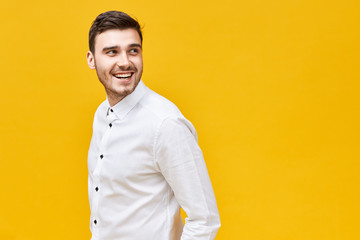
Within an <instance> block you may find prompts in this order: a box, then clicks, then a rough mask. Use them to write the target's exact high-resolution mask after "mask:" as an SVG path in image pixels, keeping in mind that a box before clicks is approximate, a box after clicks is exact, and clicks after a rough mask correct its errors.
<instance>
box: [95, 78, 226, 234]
mask: <svg viewBox="0 0 360 240" xmlns="http://www.w3.org/2000/svg"><path fill="white" fill-rule="evenodd" d="M88 169H89V178H88V181H89V185H88V187H89V189H88V190H89V202H90V209H91V217H90V230H91V233H92V240H179V239H181V240H200V239H201V240H205V239H206V240H210V239H214V238H215V235H216V233H217V230H218V228H219V227H220V219H219V213H218V209H217V206H216V200H215V196H214V192H213V189H212V186H211V182H210V179H209V175H208V172H207V169H206V165H205V162H204V159H203V156H202V152H201V150H200V148H199V146H198V144H197V135H196V132H195V129H194V127H193V126H192V124H191V123H190V122H189V121H188V120H186V119H185V118H184V116H183V115H182V114H181V112H180V111H179V110H178V108H177V107H176V106H175V105H174V104H173V103H171V102H170V101H168V100H167V99H165V98H163V97H162V96H160V95H158V94H157V93H155V92H153V91H152V90H150V89H149V88H147V87H146V86H145V85H144V83H143V82H142V81H140V82H139V84H138V86H137V87H136V89H135V90H134V92H133V93H131V94H130V95H128V96H127V97H125V98H124V99H122V100H121V101H120V102H119V103H117V104H116V105H115V106H113V107H110V105H109V103H108V101H107V100H106V101H104V102H103V103H102V104H101V105H100V106H99V107H98V109H97V111H96V113H95V118H94V125H93V136H92V139H91V143H90V149H89V155H88ZM180 206H181V207H182V208H183V209H184V211H185V212H186V214H187V215H188V217H187V218H186V219H185V226H184V227H183V223H182V219H181V217H180Z"/></svg>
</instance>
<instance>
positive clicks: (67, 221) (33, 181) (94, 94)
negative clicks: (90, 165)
mask: <svg viewBox="0 0 360 240" xmlns="http://www.w3.org/2000/svg"><path fill="white" fill-rule="evenodd" d="M108 10H122V11H125V12H127V13H129V14H130V15H132V16H134V17H136V18H138V20H139V21H140V23H141V24H142V25H143V26H144V28H143V33H144V43H143V48H144V74H143V78H142V79H143V81H144V82H145V84H146V85H147V86H149V87H150V88H152V89H153V90H154V91H156V92H158V93H160V94H161V95H163V96H165V97H166V98H168V99H169V100H171V101H172V102H174V103H175V104H176V105H177V106H178V107H179V108H180V109H181V111H182V112H183V114H184V115H185V116H186V117H187V118H188V119H189V120H190V121H191V122H192V123H193V124H194V126H195V127H196V129H197V131H198V135H199V144H200V146H201V148H202V150H203V152H204V157H205V160H206V164H207V167H208V171H209V174H210V177H211V180H212V184H213V187H214V191H215V194H216V198H217V202H218V207H219V211H220V216H221V221H222V227H221V228H220V230H219V233H218V235H217V238H216V239H218V240H230V239H234V240H237V239H246V240H282V239H283V240H288V239H291V240H320V239H324V240H335V239H337V240H345V239H349V240H353V239H359V238H360V232H359V223H360V222H359V214H360V209H359V201H360V199H359V195H360V194H359V184H360V176H359V170H360V164H359V160H360V158H359V157H360V154H359V149H360V146H359V133H360V131H359V120H360V119H359V115H360V114H359V110H360V109H359V104H360V101H359V96H358V95H359V90H360V89H359V80H360V74H359V63H360V61H359V55H360V49H359V42H360V39H359V36H360V31H359V23H360V22H359V20H360V17H359V12H360V11H359V10H360V9H359V1H351V0H342V1H337V0H327V1H324V0H318V1H313V0H312V1H310V0H302V1H301V0H254V1H236V0H223V1H203V0H200V1H190V0H182V1H165V0H164V1H160V0H151V1H150V0H149V1H140V0H132V1H114V0H111V1H110V0H109V1H93V0H87V1H84V0H79V1H70V0H62V1H56V0H55V1H44V0H39V1H25V0H18V1H10V0H2V1H1V3H0V13H1V21H0V29H1V33H0V34H1V35H0V36H1V37H0V48H1V51H0V54H1V55H0V111H1V112H0V114H1V117H0V163H1V167H0V183H1V185H0V194H1V195H0V239H4V240H49V239H51V240H64V239H66V240H81V239H90V231H89V214H90V211H89V204H88V196H87V151H88V146H89V142H90V138H91V132H92V120H93V115H94V112H95V110H96V108H97V106H98V105H99V104H100V103H101V102H102V101H103V100H104V99H105V92H104V90H103V87H102V86H101V84H100V83H99V82H98V79H97V77H96V73H95V71H93V70H90V69H89V68H88V66H87V63H86V58H85V56H86V52H87V50H88V43H87V41H88V30H89V28H90V25H91V23H92V21H93V20H94V19H95V17H96V16H97V15H98V14H100V13H101V12H104V11H108Z"/></svg>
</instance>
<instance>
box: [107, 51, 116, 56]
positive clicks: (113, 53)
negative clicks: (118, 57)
mask: <svg viewBox="0 0 360 240" xmlns="http://www.w3.org/2000/svg"><path fill="white" fill-rule="evenodd" d="M116 53H117V51H116V50H109V51H107V52H106V54H107V55H115V54H116Z"/></svg>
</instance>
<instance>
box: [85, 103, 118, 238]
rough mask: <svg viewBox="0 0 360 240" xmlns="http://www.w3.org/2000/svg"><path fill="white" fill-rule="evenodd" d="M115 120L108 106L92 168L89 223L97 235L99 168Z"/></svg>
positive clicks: (99, 222)
mask: <svg viewBox="0 0 360 240" xmlns="http://www.w3.org/2000/svg"><path fill="white" fill-rule="evenodd" d="M115 120H116V116H115V114H114V113H113V110H112V109H111V108H110V109H109V111H108V114H107V116H106V123H107V127H106V130H105V133H104V135H103V137H102V139H101V141H100V146H99V153H98V161H97V164H96V167H95V169H94V174H93V176H94V178H93V179H94V181H93V191H94V194H93V202H92V206H93V208H92V210H91V212H92V213H93V214H92V219H91V224H92V228H93V230H94V235H95V236H97V237H98V236H99V227H100V226H101V219H100V218H99V201H101V189H102V188H103V187H104V186H103V185H102V184H101V178H102V172H101V169H102V167H103V165H104V164H105V162H106V159H107V156H108V154H107V153H108V149H107V142H108V140H109V137H110V134H111V132H112V129H113V125H114V123H113V122H114V121H115Z"/></svg>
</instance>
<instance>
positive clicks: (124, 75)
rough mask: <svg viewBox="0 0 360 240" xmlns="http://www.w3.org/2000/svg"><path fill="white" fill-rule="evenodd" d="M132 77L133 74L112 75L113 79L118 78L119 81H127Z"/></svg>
mask: <svg viewBox="0 0 360 240" xmlns="http://www.w3.org/2000/svg"><path fill="white" fill-rule="evenodd" d="M132 75H133V73H117V74H114V77H116V78H119V79H128V78H130V77H131V76H132Z"/></svg>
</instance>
